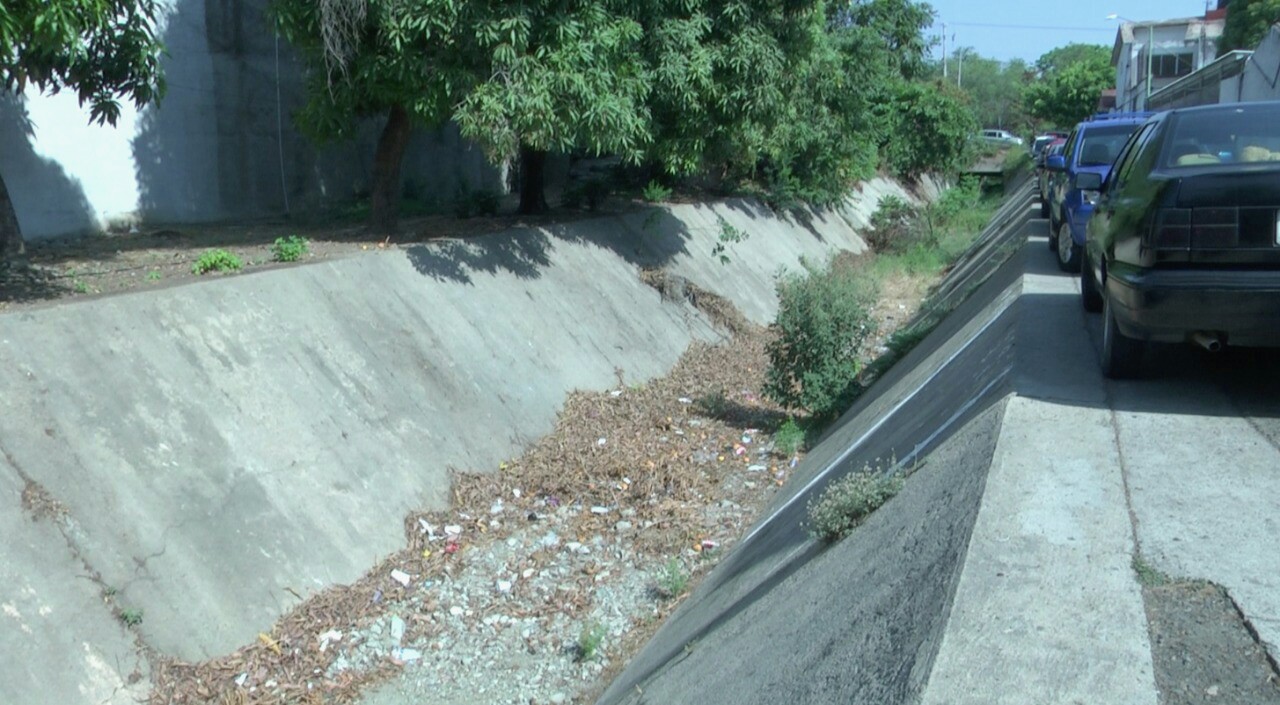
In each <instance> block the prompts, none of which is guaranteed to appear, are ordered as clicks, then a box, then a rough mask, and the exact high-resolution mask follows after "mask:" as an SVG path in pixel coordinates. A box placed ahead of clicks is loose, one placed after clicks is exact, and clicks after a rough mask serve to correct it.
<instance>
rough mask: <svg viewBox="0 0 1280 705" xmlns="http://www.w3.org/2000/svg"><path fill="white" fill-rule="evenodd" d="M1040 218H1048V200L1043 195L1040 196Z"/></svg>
mask: <svg viewBox="0 0 1280 705" xmlns="http://www.w3.org/2000/svg"><path fill="white" fill-rule="evenodd" d="M1040 217H1041V218H1048V217H1049V200H1048V199H1047V198H1046V197H1045V195H1044V194H1043V193H1042V194H1040Z"/></svg>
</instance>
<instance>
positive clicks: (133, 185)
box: [0, 0, 501, 239]
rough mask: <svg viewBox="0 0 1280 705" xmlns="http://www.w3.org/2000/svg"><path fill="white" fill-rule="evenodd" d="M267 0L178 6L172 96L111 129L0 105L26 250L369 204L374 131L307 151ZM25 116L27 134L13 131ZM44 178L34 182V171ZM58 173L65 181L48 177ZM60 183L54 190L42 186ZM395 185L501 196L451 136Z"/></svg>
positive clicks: (57, 105)
mask: <svg viewBox="0 0 1280 705" xmlns="http://www.w3.org/2000/svg"><path fill="white" fill-rule="evenodd" d="M266 6H267V3H266V1H265V0H174V1H173V2H172V4H171V5H170V6H169V8H168V10H167V12H166V14H165V19H164V23H163V27H162V31H161V36H162V39H163V41H164V42H165V44H166V46H167V48H168V54H167V56H166V57H165V59H164V62H163V63H164V68H165V73H166V78H167V82H168V94H167V96H166V97H165V99H164V101H163V102H162V104H161V105H160V106H159V107H148V108H145V109H144V110H142V111H141V112H138V111H135V110H133V109H132V107H131V106H127V107H126V108H125V110H124V114H123V115H122V118H121V120H120V122H119V124H118V125H117V126H116V127H98V126H91V125H88V124H87V121H88V115H87V112H86V111H84V110H83V109H81V108H80V106H79V105H78V104H77V103H76V101H75V99H74V96H71V95H66V94H64V95H59V96H42V95H37V94H35V93H33V92H31V91H28V93H27V94H26V95H25V96H23V97H22V98H21V100H20V101H18V102H16V103H12V104H7V105H3V106H0V147H4V149H2V150H0V174H3V175H4V176H5V179H6V183H7V184H8V186H9V189H10V191H11V193H12V195H13V199H14V204H15V207H16V209H17V212H18V218H19V222H20V224H21V225H22V227H23V230H24V232H25V234H26V235H27V237H29V238H33V239H38V238H42V237H49V236H56V235H63V234H69V233H76V232H81V231H85V230H92V229H96V228H100V227H103V226H105V225H106V224H108V223H110V222H111V221H113V220H116V219H122V218H128V217H130V216H132V215H134V214H137V215H139V216H141V217H142V218H144V219H146V220H149V221H153V222H167V223H181V222H200V221H213V220H223V219H236V218H245V217H255V216H263V215H276V214H282V213H284V212H285V210H286V201H287V203H288V206H289V207H290V209H292V210H295V211H298V210H306V209H310V208H314V207H315V206H316V205H317V204H318V203H321V202H326V201H327V202H333V201H335V200H336V201H342V200H346V199H350V198H351V197H352V196H353V195H354V194H355V193H358V192H367V189H368V186H369V182H370V175H369V168H370V163H371V161H372V156H373V147H374V144H375V141H376V139H377V134H378V130H379V129H380V127H381V124H380V121H379V120H371V121H370V123H369V125H367V126H366V128H365V129H364V130H362V131H361V133H360V135H359V136H358V137H357V138H356V139H355V140H352V141H350V142H347V143H343V144H337V145H331V146H325V147H319V148H318V147H316V146H315V145H313V144H312V143H310V142H309V141H308V140H307V139H306V138H304V137H303V136H302V135H301V134H300V133H299V132H298V131H297V130H296V129H295V128H294V125H293V122H292V115H293V113H294V112H295V111H296V110H297V109H298V108H299V107H301V106H302V104H303V102H304V95H303V85H302V74H301V67H300V64H299V62H298V61H297V59H296V58H295V57H294V55H293V53H292V52H291V51H290V48H289V46H288V44H287V43H286V42H285V41H283V40H279V41H277V37H276V35H275V33H274V32H273V31H272V29H271V25H270V23H269V20H268V18H267V17H266V14H265V11H266ZM15 112H16V113H20V114H25V115H26V116H27V118H28V120H29V122H30V123H31V127H30V129H21V128H19V127H16V126H15V125H14V120H13V118H12V115H11V114H12V113H15ZM33 159H36V160H39V161H40V162H41V163H44V164H46V165H47V167H48V168H45V169H43V170H42V171H41V174H39V175H37V178H32V177H31V176H30V174H29V167H30V164H31V163H32V160H33ZM58 171H61V174H58V173H57V172H58ZM50 174H52V175H53V176H57V177H59V178H57V179H55V181H57V188H50V182H49V179H48V178H41V177H44V176H49V175H50ZM404 175H405V178H406V181H412V182H413V183H414V185H415V187H416V188H417V189H418V191H419V192H421V193H424V194H426V195H427V196H439V197H441V198H442V199H443V200H448V199H449V198H452V197H453V195H454V192H455V188H456V184H457V182H458V180H459V179H460V178H465V179H466V180H467V181H468V183H469V184H470V185H471V186H472V187H477V186H485V187H489V188H499V187H500V186H501V183H500V179H499V177H498V173H497V171H496V170H495V169H493V168H491V167H490V166H488V165H487V163H486V161H485V159H484V156H483V154H482V153H481V152H480V150H478V149H475V148H473V147H472V146H471V145H470V144H468V143H466V142H464V141H463V140H462V139H461V138H460V137H459V136H458V134H457V130H456V128H453V127H445V128H441V129H437V130H433V131H423V132H421V133H420V134H417V135H415V137H414V139H413V141H412V143H411V145H410V147H409V152H408V154H407V156H406V160H405V167H404Z"/></svg>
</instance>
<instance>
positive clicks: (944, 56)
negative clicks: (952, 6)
mask: <svg viewBox="0 0 1280 705" xmlns="http://www.w3.org/2000/svg"><path fill="white" fill-rule="evenodd" d="M942 77H943V78H946V77H947V23H946V22H943V23H942Z"/></svg>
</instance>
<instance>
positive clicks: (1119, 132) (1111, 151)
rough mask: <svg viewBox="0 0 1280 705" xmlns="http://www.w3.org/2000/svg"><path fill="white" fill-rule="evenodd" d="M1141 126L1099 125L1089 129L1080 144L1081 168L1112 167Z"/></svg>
mask: <svg viewBox="0 0 1280 705" xmlns="http://www.w3.org/2000/svg"><path fill="white" fill-rule="evenodd" d="M1141 126H1142V125H1140V124H1133V125H1099V126H1097V127H1089V128H1087V129H1086V130H1085V133H1084V141H1083V142H1082V143H1081V144H1080V162H1079V163H1080V166H1111V162H1113V161H1115V160H1116V156H1118V155H1119V154H1120V149H1121V148H1122V147H1124V143H1125V141H1126V140H1128V139H1129V135H1131V134H1133V133H1134V132H1135V131H1137V129H1138V128H1139V127H1141Z"/></svg>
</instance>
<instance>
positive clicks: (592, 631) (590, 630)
mask: <svg viewBox="0 0 1280 705" xmlns="http://www.w3.org/2000/svg"><path fill="white" fill-rule="evenodd" d="M605 634H606V631H605V628H604V625H603V624H600V623H599V622H592V623H590V624H587V625H585V626H584V627H583V628H582V633H581V634H579V635H578V661H579V662H580V663H586V662H587V661H591V660H593V659H595V658H596V656H599V655H600V645H601V644H603V643H604V637H605Z"/></svg>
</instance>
